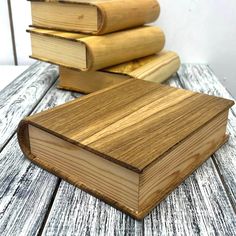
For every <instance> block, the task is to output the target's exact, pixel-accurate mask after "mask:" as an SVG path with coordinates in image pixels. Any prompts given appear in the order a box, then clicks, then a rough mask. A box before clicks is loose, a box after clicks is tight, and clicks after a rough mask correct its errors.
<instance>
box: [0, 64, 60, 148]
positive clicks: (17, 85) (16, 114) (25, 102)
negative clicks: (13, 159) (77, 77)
mask: <svg viewBox="0 0 236 236" xmlns="http://www.w3.org/2000/svg"><path fill="white" fill-rule="evenodd" d="M57 76H58V69H57V68H56V67H55V66H52V65H49V64H46V63H42V62H37V63H35V64H34V65H32V66H31V67H29V68H28V69H27V70H26V71H25V72H24V73H22V74H21V75H20V76H18V77H17V78H16V79H15V80H14V81H13V82H12V83H10V84H9V85H8V86H7V87H5V88H4V89H3V90H2V91H1V93H0V133H1V139H0V150H1V149H2V148H3V147H4V145H5V144H6V143H7V142H8V140H9V139H10V138H11V136H12V135H13V133H14V132H15V130H16V128H17V125H18V123H19V121H20V120H21V119H22V118H23V117H25V116H27V115H29V114H30V113H31V112H32V109H33V108H34V107H35V106H36V105H37V103H38V101H39V100H40V99H41V98H42V97H43V96H44V94H45V93H46V92H47V90H48V88H49V87H50V86H51V85H52V84H53V83H54V82H55V80H56V78H57Z"/></svg>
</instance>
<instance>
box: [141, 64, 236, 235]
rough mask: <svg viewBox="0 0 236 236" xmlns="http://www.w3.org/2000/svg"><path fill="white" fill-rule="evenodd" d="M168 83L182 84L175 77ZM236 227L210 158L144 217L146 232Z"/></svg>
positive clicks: (214, 231) (218, 231)
mask: <svg viewBox="0 0 236 236" xmlns="http://www.w3.org/2000/svg"><path fill="white" fill-rule="evenodd" d="M182 68H183V67H182ZM189 83H190V84H191V80H189ZM168 84H170V85H171V86H173V87H185V86H183V84H182V80H179V79H178V78H175V79H171V80H169V83H168ZM199 88H201V84H200V85H199ZM188 89H189V88H188ZM191 90H194V86H193V87H192V89H191ZM221 149H222V148H221ZM235 228H236V216H235V212H234V210H233V207H232V205H231V203H230V200H229V198H228V195H227V194H226V192H225V188H224V186H223V184H222V182H221V179H220V176H219V174H218V172H217V169H216V167H215V165H214V163H213V160H212V159H209V160H208V161H207V162H206V163H204V165H203V166H201V167H200V168H199V169H198V170H197V171H195V172H194V173H193V174H192V175H191V176H190V177H189V178H188V179H187V180H185V181H184V182H183V184H181V185H180V186H179V187H178V188H177V189H176V190H175V191H174V192H173V193H171V194H170V195H169V196H168V197H167V198H166V199H165V200H164V201H163V202H161V204H159V205H158V206H157V207H156V208H155V209H154V210H153V211H152V212H151V214H149V215H148V216H147V217H146V218H145V219H144V234H145V235H235Z"/></svg>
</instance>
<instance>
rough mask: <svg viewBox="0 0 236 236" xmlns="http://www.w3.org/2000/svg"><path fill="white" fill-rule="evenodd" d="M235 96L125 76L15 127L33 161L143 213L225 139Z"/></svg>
mask: <svg viewBox="0 0 236 236" xmlns="http://www.w3.org/2000/svg"><path fill="white" fill-rule="evenodd" d="M232 105H233V101H230V100H227V99H223V98H218V97H214V96H209V95H204V94H200V93H194V92H191V91H186V90H183V89H176V88H172V87H169V86H165V85H160V84H157V83H153V82H148V81H143V80H139V79H129V80H126V81H124V82H122V83H120V84H118V85H114V86H112V87H110V88H107V89H104V90H100V91H98V92H96V93H92V94H90V95H87V96H84V97H82V98H79V99H76V100H74V101H71V102H69V103H67V104H64V105H61V106H58V107H56V108H53V109H51V110H48V111H44V112H42V113H39V114H36V115H33V116H30V117H28V118H25V119H24V120H22V121H21V123H20V124H19V127H18V140H19V143H20V147H21V149H22V150H23V152H24V154H25V155H26V156H27V157H28V158H29V159H30V160H31V161H32V162H34V163H36V164H37V165H39V166H41V167H43V168H45V169H46V170H48V171H49V172H52V173H54V174H55V175H57V176H59V177H61V178H63V179H65V180H67V181H68V182H70V183H72V184H74V185H76V186H78V187H80V188H81V189H83V190H85V191H87V192H89V193H91V194H92V195H94V196H96V197H98V198H100V199H102V200H104V201H105V202H107V203H109V204H111V205H112V206H114V207H116V208H119V209H120V210H122V211H124V212H126V213H128V214H130V215H131V216H133V217H135V218H137V219H142V218H143V217H144V216H145V215H147V214H148V213H149V212H150V210H151V209H152V208H153V207H155V206H156V204H158V203H159V202H160V201H161V200H162V199H164V198H165V197H166V196H167V195H168V194H169V193H170V192H171V191H173V190H174V189H175V188H176V187H177V186H178V185H179V184H180V183H181V182H182V181H183V180H184V179H185V178H186V177H188V176H189V175H190V174H191V173H192V172H193V171H194V170H195V169H196V168H198V167H199V166H200V165H201V164H202V163H203V162H204V161H205V160H207V159H208V157H209V156H210V155H211V154H212V153H213V152H215V151H216V150H217V149H218V148H219V147H220V146H221V145H222V144H224V142H226V141H227V137H226V135H225V131H226V125H227V117H228V110H229V108H230V107H231V106H232Z"/></svg>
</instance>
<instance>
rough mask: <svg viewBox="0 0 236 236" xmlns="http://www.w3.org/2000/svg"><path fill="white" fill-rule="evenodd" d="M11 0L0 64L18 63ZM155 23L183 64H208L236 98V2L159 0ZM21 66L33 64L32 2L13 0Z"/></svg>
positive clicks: (0, 17)
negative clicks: (11, 19) (29, 29)
mask: <svg viewBox="0 0 236 236" xmlns="http://www.w3.org/2000/svg"><path fill="white" fill-rule="evenodd" d="M6 2H7V0H0V34H1V43H0V64H14V59H13V56H12V44H11V34H10V29H9V20H8V11H7V3H6ZM159 2H160V4H161V16H160V18H159V20H158V21H157V22H156V23H155V24H156V25H158V26H160V27H162V28H163V30H164V31H165V34H166V39H167V43H166V48H167V49H171V50H174V51H176V52H178V53H179V54H180V57H181V60H182V62H189V63H207V64H209V65H210V67H211V68H212V69H213V70H214V72H215V74H216V75H217V76H218V78H219V79H220V80H221V81H222V83H223V84H225V86H226V87H227V88H228V90H229V91H230V92H231V93H232V94H233V95H234V97H236V0H227V1H226V0H178V1H177V0H159ZM11 5H12V14H13V23H14V29H15V40H16V48H17V57H18V63H19V64H20V65H26V64H30V63H32V60H30V59H29V58H28V55H29V54H30V52H31V50H30V41H29V36H28V34H27V33H26V32H25V29H26V28H27V26H28V25H29V24H30V23H31V19H30V18H31V15H30V3H29V2H27V1H26V0H11Z"/></svg>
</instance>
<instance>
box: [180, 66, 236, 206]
mask: <svg viewBox="0 0 236 236" xmlns="http://www.w3.org/2000/svg"><path fill="white" fill-rule="evenodd" d="M179 77H180V83H181V84H182V86H183V87H184V88H186V89H189V90H192V91H196V92H202V93H206V94H210V95H214V96H219V97H224V98H228V99H232V100H234V98H233V97H232V96H231V95H230V94H229V92H228V91H227V90H226V89H225V87H224V86H223V85H222V84H221V83H220V82H219V80H218V79H217V78H216V76H215V75H214V73H213V72H212V70H211V69H210V68H209V67H208V66H207V65H192V64H186V65H183V66H182V67H181V69H180V70H179ZM227 132H228V133H229V135H230V137H229V142H228V143H227V144H226V145H224V147H223V148H221V149H220V150H218V151H217V152H216V153H215V154H214V155H213V158H214V160H215V162H216V165H217V168H218V170H219V172H220V175H221V176H222V179H223V181H224V183H225V185H226V188H227V190H228V192H229V195H230V197H231V199H232V202H233V204H234V206H235V208H236V105H234V106H233V107H232V108H231V109H230V112H229V119H228V127H227Z"/></svg>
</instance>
